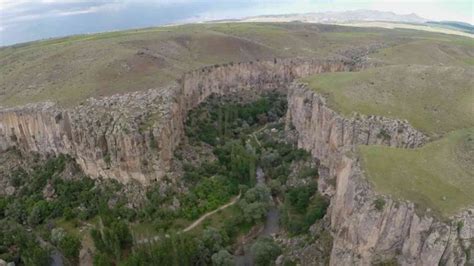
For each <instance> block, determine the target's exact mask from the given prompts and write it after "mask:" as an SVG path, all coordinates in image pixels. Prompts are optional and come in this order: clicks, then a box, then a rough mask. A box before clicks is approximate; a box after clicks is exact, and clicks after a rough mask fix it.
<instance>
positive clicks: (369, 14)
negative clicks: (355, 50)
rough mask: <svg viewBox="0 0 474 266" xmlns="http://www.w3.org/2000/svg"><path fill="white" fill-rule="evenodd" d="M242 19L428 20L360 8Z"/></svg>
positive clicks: (326, 20) (325, 21)
mask: <svg viewBox="0 0 474 266" xmlns="http://www.w3.org/2000/svg"><path fill="white" fill-rule="evenodd" d="M243 21H261V22H270V21H301V22H313V23H343V22H351V21H390V22H395V21H396V22H406V23H424V22H426V21H428V20H427V19H425V18H422V17H420V16H418V15H416V14H414V13H411V14H407V15H399V14H396V13H393V12H385V11H377V10H365V9H361V10H352V11H343V12H318V13H305V14H287V15H268V16H256V17H249V18H244V19H243Z"/></svg>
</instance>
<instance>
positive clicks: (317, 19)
mask: <svg viewBox="0 0 474 266" xmlns="http://www.w3.org/2000/svg"><path fill="white" fill-rule="evenodd" d="M227 21H228V20H227ZM232 21H244V22H291V21H299V22H306V23H326V24H351V23H354V24H357V23H358V24H361V23H371V22H388V23H403V24H414V26H417V25H422V26H426V27H425V28H423V30H431V29H433V28H435V29H446V30H451V31H456V32H464V33H469V34H473V33H474V26H473V25H471V24H469V23H465V22H459V21H431V20H428V19H425V18H422V17H420V16H418V15H417V14H415V13H411V14H406V15H400V14H396V13H394V12H387V11H377V10H365V9H361V10H352V11H341V12H334V11H330V12H317V13H303V14H285V15H263V16H254V17H247V18H243V19H237V20H232ZM359 26H361V25H359ZM438 31H439V30H438ZM451 33H452V32H451Z"/></svg>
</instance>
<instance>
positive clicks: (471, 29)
mask: <svg viewBox="0 0 474 266" xmlns="http://www.w3.org/2000/svg"><path fill="white" fill-rule="evenodd" d="M426 24H432V25H436V26H440V27H445V28H449V29H455V30H460V31H464V32H468V33H474V26H473V25H471V24H469V23H465V22H460V21H428V22H426Z"/></svg>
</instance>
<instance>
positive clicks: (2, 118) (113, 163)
mask: <svg viewBox="0 0 474 266" xmlns="http://www.w3.org/2000/svg"><path fill="white" fill-rule="evenodd" d="M175 90H176V88H165V89H162V90H149V91H146V92H137V93H131V94H127V95H121V96H119V95H117V96H112V97H106V98H103V99H100V100H95V99H90V100H89V101H88V102H87V103H86V104H84V105H80V106H77V107H75V108H71V109H61V108H58V107H57V106H55V105H54V104H51V103H43V104H35V105H30V106H26V107H21V108H13V109H6V110H2V111H0V148H1V149H3V150H4V149H7V148H8V147H11V146H16V147H17V148H19V149H21V150H23V151H26V152H28V151H34V152H38V153H40V154H61V153H63V154H68V155H71V156H72V157H73V158H75V159H76V161H77V163H78V164H79V165H80V166H81V168H82V169H83V171H84V172H85V173H86V174H88V175H90V176H92V177H99V176H102V177H110V178H115V179H117V180H119V181H121V182H127V181H129V180H130V179H135V180H138V181H139V182H142V183H147V182H149V181H150V180H152V179H157V178H160V177H161V176H162V175H163V174H164V173H165V172H166V170H167V169H168V167H169V166H168V161H169V160H170V159H171V158H172V156H173V151H174V149H175V147H176V145H177V143H179V139H180V138H181V135H180V134H181V132H182V131H183V129H182V127H183V125H182V122H181V121H182V120H183V117H182V112H181V107H180V105H179V101H178V98H177V97H176V96H175V95H174V91H175Z"/></svg>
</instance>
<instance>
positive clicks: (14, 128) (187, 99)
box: [0, 59, 353, 184]
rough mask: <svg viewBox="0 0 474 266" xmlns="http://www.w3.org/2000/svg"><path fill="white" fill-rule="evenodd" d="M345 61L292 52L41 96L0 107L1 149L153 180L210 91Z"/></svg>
mask: <svg viewBox="0 0 474 266" xmlns="http://www.w3.org/2000/svg"><path fill="white" fill-rule="evenodd" d="M352 68H353V66H352V65H351V64H350V63H349V62H345V61H328V60H326V61H320V60H303V59H292V60H290V59H285V60H276V59H275V60H273V61H262V62H247V63H237V64H227V65H223V66H213V67H206V68H203V69H199V70H196V71H192V72H190V73H187V74H186V75H184V77H183V78H182V80H181V81H180V85H177V86H174V87H168V88H160V89H152V90H149V91H145V92H135V93H129V94H124V95H115V96H111V97H105V98H101V99H98V100H97V99H90V100H88V101H87V102H86V103H85V104H84V105H80V106H77V107H74V108H59V107H58V106H55V105H54V104H52V103H42V104H35V105H29V106H24V107H19V108H11V109H4V110H0V151H1V150H5V149H7V148H9V147H12V146H15V147H18V148H19V149H21V150H23V151H25V152H29V151H34V152H38V153H40V154H60V153H64V154H69V155H71V156H72V157H73V158H75V159H76V160H77V162H78V164H79V165H80V166H81V168H82V169H83V171H84V172H85V173H86V174H88V175H90V176H91V177H99V176H102V177H105V178H114V179H117V180H119V181H121V182H129V181H130V180H137V181H139V182H140V183H143V184H147V183H149V182H151V181H153V180H158V179H160V178H161V177H163V176H164V175H165V174H166V172H167V171H168V170H169V168H170V165H171V160H172V157H173V153H174V150H175V149H176V147H177V146H178V145H179V142H180V140H181V138H182V137H183V124H184V120H185V118H186V113H187V111H188V110H190V109H191V108H193V107H195V106H197V105H198V104H199V103H201V102H202V101H203V100H205V99H206V98H207V97H208V96H209V95H210V94H212V93H216V94H220V95H222V94H226V93H228V92H235V91H237V90H250V89H254V90H255V89H257V90H266V89H277V88H282V87H283V85H285V84H288V83H289V82H290V81H292V80H293V79H295V78H298V77H303V76H307V75H310V74H314V73H320V72H326V71H344V70H350V69H352Z"/></svg>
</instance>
